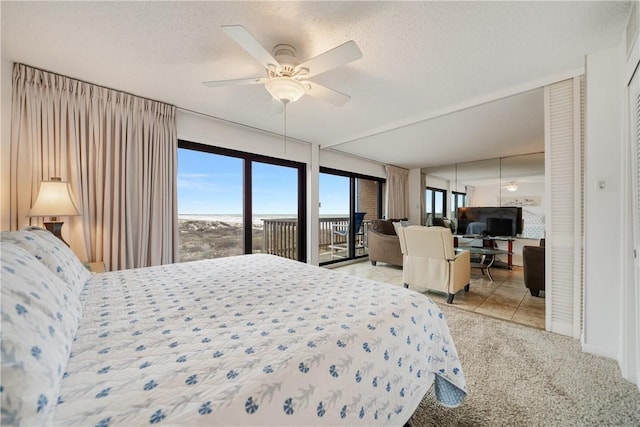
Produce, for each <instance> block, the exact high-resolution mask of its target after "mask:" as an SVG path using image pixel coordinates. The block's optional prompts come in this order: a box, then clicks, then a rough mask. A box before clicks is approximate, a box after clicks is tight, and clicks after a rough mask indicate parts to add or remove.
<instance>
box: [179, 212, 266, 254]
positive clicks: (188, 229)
mask: <svg viewBox="0 0 640 427" xmlns="http://www.w3.org/2000/svg"><path fill="white" fill-rule="evenodd" d="M178 230H179V234H180V243H179V253H180V261H196V260H200V259H207V258H221V257H226V256H232V255H242V254H243V253H244V250H243V238H244V236H243V233H242V223H241V222H240V221H233V220H232V221H219V220H207V219H182V218H181V219H178ZM263 236H264V233H263V228H262V222H261V221H260V223H257V222H254V224H253V249H254V252H260V251H261V250H262V247H263Z"/></svg>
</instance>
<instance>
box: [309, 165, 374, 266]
mask: <svg viewBox="0 0 640 427" xmlns="http://www.w3.org/2000/svg"><path fill="white" fill-rule="evenodd" d="M319 183H320V232H319V243H318V244H319V248H318V249H319V261H320V264H321V265H322V264H329V263H332V262H339V261H344V260H346V259H354V258H361V257H366V256H367V255H368V243H367V228H368V225H369V223H370V222H371V220H372V219H376V218H380V217H381V216H382V185H383V183H384V180H383V179H382V178H375V177H366V176H362V175H357V174H354V173H349V172H344V171H338V170H333V169H328V168H320V177H319Z"/></svg>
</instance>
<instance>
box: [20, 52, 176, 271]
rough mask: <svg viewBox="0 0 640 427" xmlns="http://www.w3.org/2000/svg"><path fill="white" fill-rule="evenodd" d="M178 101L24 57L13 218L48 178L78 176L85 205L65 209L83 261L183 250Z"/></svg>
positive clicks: (129, 262) (124, 261) (141, 259)
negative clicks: (95, 81)
mask: <svg viewBox="0 0 640 427" xmlns="http://www.w3.org/2000/svg"><path fill="white" fill-rule="evenodd" d="M176 168H177V132H176V124H175V107H174V106H171V105H167V104H163V103H160V102H156V101H151V100H147V99H144V98H139V97H136V96H133V95H130V94H127V93H123V92H118V91H114V90H110V89H106V88H103V87H99V86H95V85H92V84H89V83H85V82H81V81H78V80H74V79H71V78H68V77H64V76H60V75H57V74H53V73H49V72H46V71H42V70H38V69H35V68H31V67H28V66H26V65H23V64H14V69H13V99H12V116H11V205H10V207H11V228H12V229H18V228H21V227H23V226H25V225H28V224H33V225H36V224H40V223H41V219H37V218H32V219H30V218H29V217H28V216H27V215H28V213H29V210H30V208H31V205H32V203H33V202H34V201H35V198H36V195H37V192H38V188H39V184H40V181H42V180H48V179H49V178H51V177H53V176H57V177H60V178H62V180H64V181H68V182H69V183H70V185H71V189H72V190H73V193H74V195H75V198H76V200H77V202H78V206H79V208H80V209H81V211H82V214H81V215H80V216H77V217H66V218H62V220H63V221H64V222H65V225H64V227H63V234H64V237H65V240H66V241H67V242H69V244H70V246H71V248H72V249H73V250H74V252H75V253H76V254H77V255H78V257H79V258H80V259H81V260H83V261H104V262H105V265H106V267H107V269H110V270H116V269H124V268H134V267H144V266H149V265H158V264H164V263H171V262H173V261H174V260H175V259H176V258H177V243H178V225H177V199H176Z"/></svg>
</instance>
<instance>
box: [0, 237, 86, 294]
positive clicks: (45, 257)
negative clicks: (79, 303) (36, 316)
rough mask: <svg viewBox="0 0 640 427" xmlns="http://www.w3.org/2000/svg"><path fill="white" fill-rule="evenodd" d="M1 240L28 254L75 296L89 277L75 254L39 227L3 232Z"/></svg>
mask: <svg viewBox="0 0 640 427" xmlns="http://www.w3.org/2000/svg"><path fill="white" fill-rule="evenodd" d="M1 238H2V240H3V241H5V242H7V241H11V242H13V243H15V244H16V245H18V246H20V247H21V248H23V249H25V250H26V251H27V252H29V253H30V254H32V255H34V256H35V257H36V258H37V259H38V260H40V262H42V263H43V264H44V265H45V266H47V267H48V268H49V270H51V271H52V272H53V273H54V274H56V275H57V276H58V277H60V278H61V279H62V280H63V281H64V282H65V283H67V284H68V285H69V288H70V289H71V291H72V292H74V293H75V294H76V295H80V291H82V287H83V286H84V284H85V283H86V282H87V280H89V278H90V277H91V273H90V272H89V270H88V269H87V268H86V267H85V266H84V265H82V263H81V262H80V260H79V259H78V257H77V256H76V254H75V253H73V251H72V250H71V249H70V248H69V247H68V246H67V245H66V244H65V243H64V242H63V241H62V240H60V239H58V238H57V237H56V236H54V235H53V234H52V233H50V232H49V231H47V230H45V229H43V228H40V227H27V228H24V229H22V230H20V231H3V232H2V236H1Z"/></svg>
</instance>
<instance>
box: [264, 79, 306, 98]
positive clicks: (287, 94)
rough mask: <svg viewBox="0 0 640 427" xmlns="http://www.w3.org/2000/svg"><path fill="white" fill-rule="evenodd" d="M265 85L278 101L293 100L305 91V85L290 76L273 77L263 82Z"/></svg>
mask: <svg viewBox="0 0 640 427" xmlns="http://www.w3.org/2000/svg"><path fill="white" fill-rule="evenodd" d="M265 87H266V88H267V90H268V91H269V93H270V94H271V96H273V97H274V98H275V99H277V100H278V101H280V102H284V103H287V102H294V101H297V100H298V99H300V97H301V96H302V95H304V93H305V87H304V85H303V84H302V83H300V82H299V81H298V80H296V79H293V78H291V77H274V78H272V79H269V80H267V81H266V83H265Z"/></svg>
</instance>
